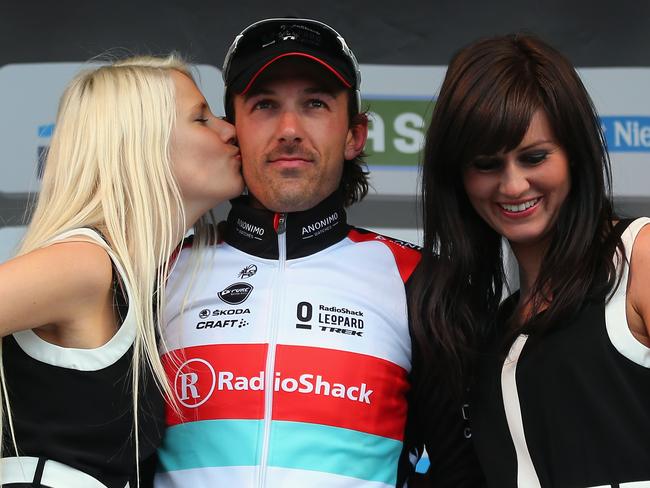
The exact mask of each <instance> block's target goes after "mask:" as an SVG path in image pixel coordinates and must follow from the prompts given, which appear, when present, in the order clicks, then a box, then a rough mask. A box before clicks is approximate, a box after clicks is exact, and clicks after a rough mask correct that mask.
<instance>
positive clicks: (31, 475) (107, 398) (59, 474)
mask: <svg viewBox="0 0 650 488" xmlns="http://www.w3.org/2000/svg"><path fill="white" fill-rule="evenodd" d="M72 236H84V237H87V238H90V239H92V240H93V241H95V242H97V243H98V244H100V245H101V246H102V247H104V249H106V250H107V252H108V254H109V255H110V257H111V259H112V261H113V269H114V271H113V273H114V276H117V277H119V282H121V286H118V287H116V293H115V295H116V301H117V302H118V303H117V306H118V308H119V310H120V312H121V313H120V315H121V317H122V323H121V325H120V327H119V329H118V330H117V332H116V333H115V335H114V336H113V337H112V338H111V339H110V340H109V341H108V342H107V343H106V344H104V345H103V346H101V347H98V348H95V349H73V348H65V347H60V346H57V345H54V344H51V343H49V342H47V341H44V340H43V339H41V338H40V337H39V336H38V335H36V334H35V333H34V331H33V330H31V329H30V330H24V331H20V332H16V333H14V334H12V335H9V336H6V337H4V338H3V341H2V354H3V362H4V369H5V375H6V383H7V389H8V392H9V401H10V404H11V413H12V418H13V424H14V429H15V436H16V443H17V446H18V452H19V454H20V456H19V457H15V452H14V448H13V445H12V443H11V440H10V437H9V436H8V430H9V429H8V425H7V423H6V422H5V428H4V434H5V435H4V443H3V455H4V456H11V455H13V456H14V457H3V458H2V467H1V471H0V476H1V479H2V486H6V487H12V488H13V487H48V488H124V487H125V486H129V482H131V486H135V483H134V481H135V436H134V422H133V403H132V401H133V400H132V399H133V394H132V379H131V363H132V356H133V342H134V338H135V332H136V323H135V313H134V311H133V310H132V309H131V308H129V307H128V302H129V297H130V295H131V291H130V289H131V287H130V284H129V282H128V281H127V280H126V278H125V275H124V272H123V270H122V267H121V265H120V263H119V261H118V260H117V259H116V257H115V255H114V254H113V253H112V252H111V251H110V249H108V247H107V246H106V244H105V242H104V241H103V239H102V238H101V237H100V236H99V235H98V234H97V233H96V232H95V231H93V230H91V229H76V230H73V231H70V232H67V233H65V234H62V235H60V236H58V237H57V238H56V239H55V240H53V242H56V241H60V240H63V239H66V238H69V237H72ZM116 281H117V280H116ZM120 290H123V293H122V292H121V291H120ZM141 371H142V374H141V379H140V382H141V386H140V400H139V401H140V408H139V410H140V414H139V423H140V425H139V433H140V434H139V443H140V460H141V463H142V464H143V465H144V464H146V459H147V458H148V457H150V456H151V455H153V454H154V453H155V450H156V447H157V446H158V445H159V443H160V441H161V439H162V434H163V429H164V407H163V400H162V397H161V395H160V393H159V391H158V388H157V387H156V385H155V382H154V379H153V377H152V376H151V373H150V371H149V368H142V370H141Z"/></svg>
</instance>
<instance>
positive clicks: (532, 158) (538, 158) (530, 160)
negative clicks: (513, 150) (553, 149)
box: [520, 151, 548, 164]
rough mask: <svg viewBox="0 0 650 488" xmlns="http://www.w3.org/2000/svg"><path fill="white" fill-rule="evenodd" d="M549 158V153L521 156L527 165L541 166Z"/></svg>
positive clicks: (537, 152)
mask: <svg viewBox="0 0 650 488" xmlns="http://www.w3.org/2000/svg"><path fill="white" fill-rule="evenodd" d="M547 157H548V151H534V152H528V153H524V154H522V155H521V156H520V158H521V160H522V161H523V162H524V163H527V164H539V163H541V162H542V161H544V160H545V159H546V158H547Z"/></svg>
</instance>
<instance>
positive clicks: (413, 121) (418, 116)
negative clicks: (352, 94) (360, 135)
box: [362, 97, 434, 167]
mask: <svg viewBox="0 0 650 488" xmlns="http://www.w3.org/2000/svg"><path fill="white" fill-rule="evenodd" d="M433 106H434V103H433V102H432V101H431V100H430V99H426V100H425V99H423V100H408V99H406V100H399V99H398V100H387V99H373V98H371V97H369V98H364V99H363V101H362V107H364V108H365V107H367V108H368V110H369V116H370V123H369V125H368V142H367V143H366V149H365V151H366V154H368V157H367V158H366V161H367V162H368V164H369V165H372V166H406V167H408V166H417V165H418V163H419V162H420V155H421V151H422V147H423V146H424V133H425V130H426V128H427V126H428V125H429V121H430V120H431V111H432V109H433Z"/></svg>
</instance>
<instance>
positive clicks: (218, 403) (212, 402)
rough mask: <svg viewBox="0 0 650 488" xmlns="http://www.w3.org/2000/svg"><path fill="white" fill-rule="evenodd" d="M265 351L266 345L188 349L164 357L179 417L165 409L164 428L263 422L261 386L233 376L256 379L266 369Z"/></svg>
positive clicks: (170, 410)
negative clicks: (219, 422) (210, 422)
mask: <svg viewBox="0 0 650 488" xmlns="http://www.w3.org/2000/svg"><path fill="white" fill-rule="evenodd" d="M267 349H268V346H267V345H266V344H234V345H233V344H223V345H208V346H195V347H188V348H185V349H183V350H181V351H173V352H171V353H167V354H165V355H164V356H163V357H162V362H163V366H164V367H165V371H166V373H167V377H168V378H169V380H170V382H171V384H172V388H173V390H174V395H175V396H176V398H175V400H176V402H177V405H178V407H179V409H180V412H179V413H180V416H179V414H178V413H177V412H175V411H174V409H173V408H167V425H176V424H180V423H183V422H193V421H197V420H209V419H261V418H263V417H264V385H263V382H262V384H261V385H260V384H258V383H259V381H256V380H255V379H253V380H252V381H248V382H247V384H246V385H243V384H242V383H241V382H239V383H238V382H237V381H236V380H235V376H238V377H246V378H254V377H255V376H259V374H260V371H264V368H265V366H266V351H267ZM231 374H232V378H230V376H231ZM220 379H221V383H222V387H221V388H220V384H219V383H220ZM229 380H230V381H229ZM228 387H231V388H232V389H228Z"/></svg>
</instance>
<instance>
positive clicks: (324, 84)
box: [246, 57, 345, 98]
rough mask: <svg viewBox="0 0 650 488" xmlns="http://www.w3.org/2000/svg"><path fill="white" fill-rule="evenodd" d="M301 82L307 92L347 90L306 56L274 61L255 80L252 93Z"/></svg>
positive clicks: (323, 68) (331, 92) (269, 91)
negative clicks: (306, 58)
mask: <svg viewBox="0 0 650 488" xmlns="http://www.w3.org/2000/svg"><path fill="white" fill-rule="evenodd" d="M296 83H298V84H301V85H303V86H302V87H301V88H303V90H304V91H305V92H307V93H319V92H321V93H330V94H336V93H339V92H342V91H344V90H345V87H344V86H343V85H342V84H341V82H340V81H339V80H338V79H337V78H336V77H335V76H334V75H333V74H332V73H331V72H330V71H329V70H327V69H326V68H325V67H323V66H321V65H320V64H319V63H317V62H315V61H311V60H305V59H304V58H298V57H296V58H287V59H282V60H279V61H276V62H274V63H273V64H271V65H270V66H269V67H268V68H266V69H265V70H264V71H263V72H262V73H261V74H260V76H259V77H258V78H257V79H256V80H255V82H254V83H253V85H252V86H251V88H250V89H249V91H248V92H247V93H246V95H247V96H246V98H248V97H249V96H251V94H259V93H272V92H274V91H277V90H278V89H280V88H281V87H282V85H284V84H296Z"/></svg>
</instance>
